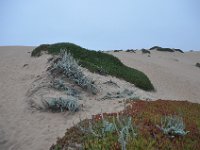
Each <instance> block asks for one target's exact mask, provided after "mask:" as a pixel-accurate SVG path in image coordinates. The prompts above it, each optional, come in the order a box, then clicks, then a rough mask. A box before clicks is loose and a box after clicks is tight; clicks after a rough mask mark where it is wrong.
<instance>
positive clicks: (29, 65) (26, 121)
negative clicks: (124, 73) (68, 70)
mask: <svg viewBox="0 0 200 150" xmlns="http://www.w3.org/2000/svg"><path fill="white" fill-rule="evenodd" d="M32 50H33V47H0V149H1V150H7V149H9V150H27V149H31V150H44V149H48V148H49V147H50V146H51V145H52V144H53V143H55V141H56V138H57V137H58V136H63V135H64V133H65V130H66V128H69V127H71V126H72V125H73V123H76V122H78V121H79V117H81V118H82V119H84V118H86V117H88V118H89V117H91V115H92V114H96V113H100V112H101V109H102V111H103V112H114V111H120V110H122V109H123V108H124V105H123V104H122V103H119V102H118V101H116V100H104V101H99V100H95V99H98V98H101V97H102V96H104V94H106V92H108V91H110V89H115V88H112V87H109V85H104V87H103V89H104V90H101V92H100V94H99V95H98V96H97V97H91V96H89V95H82V96H84V97H83V98H85V101H82V103H84V104H83V108H82V110H81V111H79V112H77V113H75V114H72V113H68V112H64V113H52V112H41V111H38V110H35V109H34V108H32V107H30V104H29V100H30V98H31V99H33V100H34V101H35V100H38V99H39V98H41V97H44V96H47V97H48V96H50V95H51V96H52V95H53V96H55V95H56V94H58V93H56V92H55V91H51V92H49V90H48V89H47V90H45V89H43V88H42V89H40V90H39V91H37V92H36V93H34V94H33V96H30V97H27V95H29V92H30V91H31V90H32V89H34V88H35V87H36V88H37V86H38V85H39V82H40V81H43V79H45V77H47V73H46V69H47V67H48V63H47V60H48V58H49V57H50V56H48V55H43V56H41V57H39V58H31V57H30V52H31V51H32ZM87 74H88V75H91V76H93V77H94V79H95V80H96V79H98V83H99V84H100V82H105V81H109V80H110V78H109V77H104V78H101V77H100V76H98V75H93V74H91V73H87ZM43 77H44V78H43ZM40 78H41V80H40ZM101 80H102V81H101ZM113 81H115V82H118V84H119V85H120V86H121V87H122V89H123V88H124V87H126V88H130V89H131V88H133V89H134V90H135V87H134V86H132V85H131V84H127V83H126V82H123V81H120V80H118V79H115V78H113ZM101 84H102V83H101ZM111 91H112V90H111ZM27 93H28V94H27ZM136 93H141V94H142V95H145V94H143V91H141V90H137V92H136ZM39 100H40V99H39Z"/></svg>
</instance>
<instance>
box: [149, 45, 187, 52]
mask: <svg viewBox="0 0 200 150" xmlns="http://www.w3.org/2000/svg"><path fill="white" fill-rule="evenodd" d="M154 49H155V50H157V51H163V52H180V53H184V52H183V51H182V50H180V49H176V48H174V49H172V48H163V47H159V46H153V47H151V48H150V49H149V50H154Z"/></svg>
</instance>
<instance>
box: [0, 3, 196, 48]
mask: <svg viewBox="0 0 200 150" xmlns="http://www.w3.org/2000/svg"><path fill="white" fill-rule="evenodd" d="M57 42H71V43H75V44H78V45H80V46H82V47H85V48H88V49H94V50H111V49H112V50H114V49H141V48H150V47H152V46H155V45H158V46H161V47H170V48H180V49H182V50H185V51H187V50H200V0H0V45H28V46H38V45H40V44H44V43H57Z"/></svg>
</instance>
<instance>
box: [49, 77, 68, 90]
mask: <svg viewBox="0 0 200 150" xmlns="http://www.w3.org/2000/svg"><path fill="white" fill-rule="evenodd" d="M52 87H53V88H55V89H57V90H68V87H67V86H66V85H65V83H64V81H63V80H62V79H57V80H54V81H53V83H52Z"/></svg>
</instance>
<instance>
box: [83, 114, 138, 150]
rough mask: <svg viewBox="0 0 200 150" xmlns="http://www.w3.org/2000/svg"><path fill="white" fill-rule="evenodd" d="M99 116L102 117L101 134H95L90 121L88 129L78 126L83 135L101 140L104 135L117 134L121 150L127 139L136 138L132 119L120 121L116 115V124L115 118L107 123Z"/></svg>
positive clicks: (124, 149) (124, 146)
mask: <svg viewBox="0 0 200 150" xmlns="http://www.w3.org/2000/svg"><path fill="white" fill-rule="evenodd" d="M101 116H102V126H101V130H100V131H101V132H97V131H96V130H95V126H93V125H92V123H91V122H90V121H89V127H88V128H83V127H82V126H81V124H80V125H79V128H80V129H81V131H83V132H84V133H89V134H92V135H93V136H95V137H97V138H101V139H102V138H104V137H105V136H106V133H113V132H117V134H118V142H119V143H120V144H121V148H122V150H126V144H127V141H128V139H129V138H135V137H136V136H137V133H136V130H135V129H134V128H133V124H132V118H131V117H128V118H127V119H122V121H120V119H119V115H118V116H117V122H116V119H115V117H113V122H109V121H107V120H106V119H105V118H104V116H103V114H101ZM80 123H81V120H80Z"/></svg>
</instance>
